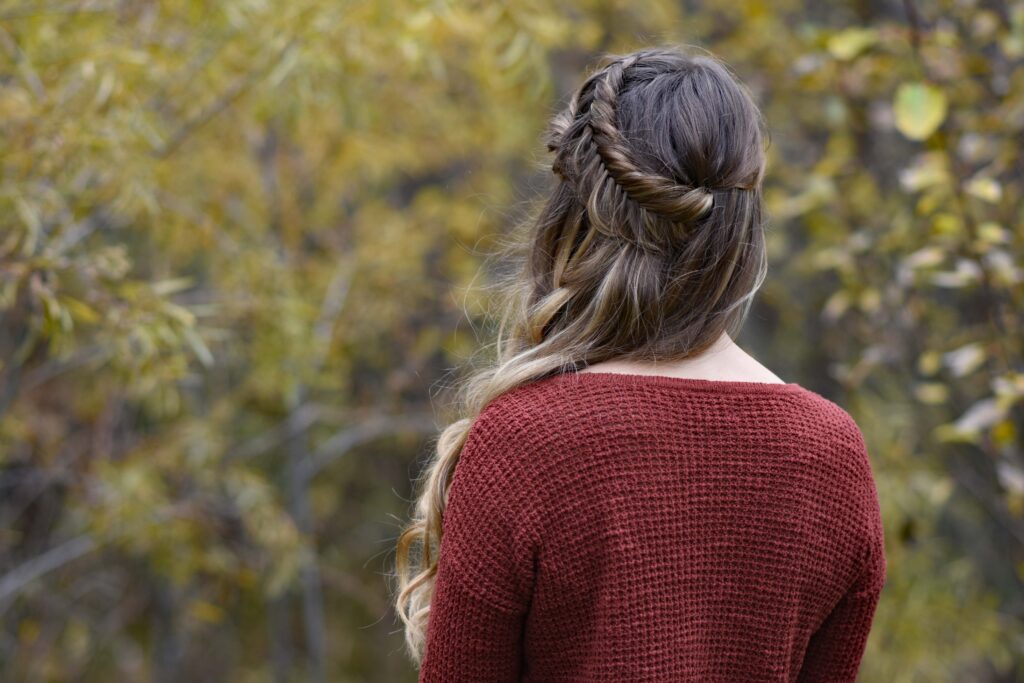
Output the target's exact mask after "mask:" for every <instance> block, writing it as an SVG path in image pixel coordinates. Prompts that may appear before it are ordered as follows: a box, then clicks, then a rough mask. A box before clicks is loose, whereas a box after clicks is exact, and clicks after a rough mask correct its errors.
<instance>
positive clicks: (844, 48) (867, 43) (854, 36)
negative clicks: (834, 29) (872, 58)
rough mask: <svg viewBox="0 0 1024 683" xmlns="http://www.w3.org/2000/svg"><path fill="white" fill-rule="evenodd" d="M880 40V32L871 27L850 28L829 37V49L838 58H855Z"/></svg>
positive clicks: (844, 59)
mask: <svg viewBox="0 0 1024 683" xmlns="http://www.w3.org/2000/svg"><path fill="white" fill-rule="evenodd" d="M877 42H878V33H877V32H876V31H875V30H874V29H870V28H859V27H857V28H848V29H845V30H843V31H839V32H838V33H835V34H833V35H832V36H830V37H829V39H828V51H829V52H831V53H832V56H833V57H835V58H836V59H840V60H843V61H847V60H850V59H853V58H854V57H856V56H857V55H859V54H860V53H862V52H863V51H864V50H866V49H867V48H869V47H871V46H872V45H874V44H875V43H877Z"/></svg>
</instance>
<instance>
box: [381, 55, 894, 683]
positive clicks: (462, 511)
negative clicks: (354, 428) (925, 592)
mask: <svg viewBox="0 0 1024 683" xmlns="http://www.w3.org/2000/svg"><path fill="white" fill-rule="evenodd" d="M763 133H764V131H763V118H762V116H761V114H760V112H759V110H758V108H757V106H756V105H755V104H754V102H753V99H752V97H751V96H750V94H749V92H748V90H747V89H746V87H745V86H744V85H742V84H741V83H740V82H739V81H738V80H737V79H736V78H735V77H734V76H733V75H732V73H731V71H730V70H729V69H728V68H727V67H726V66H725V65H724V64H723V63H721V62H720V61H718V60H717V59H716V58H714V57H713V56H711V55H708V54H706V53H704V52H699V51H695V50H691V49H677V48H655V49H646V50H641V51H638V52H635V53H632V54H628V55H621V56H609V57H606V58H605V60H604V62H603V64H602V65H601V66H600V68H599V69H598V70H597V71H596V72H595V73H592V74H591V75H590V76H589V77H588V78H587V79H586V80H585V81H584V82H583V84H582V85H581V86H580V88H579V90H578V91H577V92H576V93H575V95H574V96H573V98H572V101H571V103H570V104H569V106H568V108H567V109H566V110H565V111H563V112H561V113H559V114H558V115H557V116H556V117H555V118H554V120H553V121H552V124H551V127H550V130H549V132H548V137H547V142H548V148H549V150H550V151H551V152H553V163H552V170H553V172H554V174H555V175H556V176H557V179H556V181H555V184H554V187H553V189H552V192H551V195H550V197H549V198H548V200H547V202H546V203H545V204H544V205H543V207H542V209H541V211H540V213H539V214H538V215H537V217H536V218H535V220H534V221H533V223H532V225H531V232H530V233H529V235H528V236H527V237H526V238H525V239H524V240H522V241H521V244H520V246H522V247H523V249H524V258H522V260H521V262H522V268H521V270H520V272H519V273H518V274H517V276H516V277H515V278H514V279H512V280H511V281H510V282H509V283H508V286H507V287H506V289H505V290H504V291H505V293H506V294H507V296H508V299H507V302H508V303H507V309H506V312H505V314H504V316H503V318H502V325H501V327H500V329H499V339H498V345H497V352H498V358H497V362H496V364H495V365H494V366H493V367H489V368H487V369H485V370H481V371H479V372H478V373H476V374H475V375H474V376H473V377H472V378H471V379H470V380H469V381H468V382H467V383H466V384H465V385H464V386H463V387H462V394H461V398H462V399H463V403H464V406H465V408H466V412H467V413H468V414H469V415H470V416H472V417H467V418H465V419H462V420H460V421H458V422H456V423H454V424H452V425H450V426H449V427H448V428H447V429H446V430H444V432H443V433H442V434H441V435H440V438H439V440H438V442H437V454H436V458H435V459H434V460H433V461H432V462H431V464H430V465H429V466H428V467H427V469H426V470H425V474H424V475H423V477H422V486H421V492H420V494H419V498H418V500H417V506H416V509H415V517H414V519H413V520H412V522H411V524H410V525H409V526H408V527H407V528H406V530H405V531H404V533H403V534H402V535H401V537H400V538H399V542H398V552H397V558H396V575H397V579H398V588H399V590H398V593H397V599H396V606H397V612H398V614H399V615H400V616H401V618H402V619H403V621H404V623H405V627H406V641H407V644H408V647H409V651H410V653H411V654H412V656H413V658H414V659H415V660H416V661H417V662H418V663H419V664H420V681H518V680H530V681H674V682H677V681H702V682H707V681H729V682H736V681H745V682H746V681H833V682H834V681H853V680H854V679H855V678H856V675H857V671H858V668H859V665H860V661H861V659H862V657H863V652H864V647H865V642H866V639H867V635H868V632H869V630H870V627H871V623H872V619H873V616H874V612H875V607H876V605H877V602H878V599H879V595H880V592H881V590H882V587H883V584H884V583H885V577H886V560H885V550H884V538H883V533H882V524H881V517H880V511H879V505H878V499H877V492H876V488H875V484H874V480H873V476H872V470H871V464H870V460H869V457H868V453H867V450H866V447H865V443H864V440H863V438H862V434H861V432H860V430H859V429H858V426H857V425H856V423H855V422H854V421H853V419H852V418H851V417H850V416H849V414H848V413H847V412H845V411H844V410H843V409H842V408H840V407H839V406H838V405H836V404H835V403H833V402H831V401H829V400H827V399H825V398H824V397H822V396H820V395H818V394H816V393H814V392H813V391H811V390H809V389H805V388H804V387H802V386H800V385H798V384H796V383H790V382H784V381H782V380H780V379H779V378H778V377H777V376H775V375H774V374H773V373H772V372H770V371H769V370H768V369H767V368H765V367H764V366H762V365H761V364H760V363H758V362H757V361H756V360H754V359H753V358H752V357H751V356H749V355H748V354H746V353H745V352H743V351H742V350H741V349H740V348H739V347H738V346H736V344H734V343H733V341H732V339H733V338H734V337H735V336H736V335H737V333H738V332H739V329H740V327H741V325H742V322H743V320H744V318H745V316H746V314H747V311H748V310H749V307H750V303H751V300H752V297H753V295H754V294H755V292H756V291H757V289H758V288H759V287H760V285H761V283H762V281H763V279H764V275H765V272H766V270H765V269H766V259H765V242H764V222H765V221H764V208H763V204H762V191H761V183H762V179H763V177H764V169H765V147H766V139H767V137H766V135H764V134H763ZM414 547H415V548H416V552H415V558H416V559H415V562H414V561H413V559H412V557H413V555H414V553H413V548H414ZM414 565H415V566H414Z"/></svg>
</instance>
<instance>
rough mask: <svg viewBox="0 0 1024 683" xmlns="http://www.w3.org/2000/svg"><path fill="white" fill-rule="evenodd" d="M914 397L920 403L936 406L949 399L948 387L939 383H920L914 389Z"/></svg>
mask: <svg viewBox="0 0 1024 683" xmlns="http://www.w3.org/2000/svg"><path fill="white" fill-rule="evenodd" d="M914 396H916V397H917V400H919V401H920V402H921V403H927V404H928V405H938V404H940V403H945V402H946V401H947V400H948V399H949V387H947V386H946V385H945V384H943V383H941V382H922V383H921V384H918V385H917V386H916V387H915V388H914Z"/></svg>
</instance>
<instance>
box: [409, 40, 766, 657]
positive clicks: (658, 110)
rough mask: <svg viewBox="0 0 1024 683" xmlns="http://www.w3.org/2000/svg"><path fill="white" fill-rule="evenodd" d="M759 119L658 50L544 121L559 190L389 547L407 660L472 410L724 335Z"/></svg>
mask: <svg viewBox="0 0 1024 683" xmlns="http://www.w3.org/2000/svg"><path fill="white" fill-rule="evenodd" d="M762 123H763V122H762V119H761V115H760V112H759V111H758V108H757V107H756V105H755V104H754V102H753V100H752V98H751V97H750V95H749V94H748V93H747V91H746V89H745V87H744V86H743V85H742V84H741V83H740V82H739V81H738V80H736V79H735V78H734V77H733V76H732V75H731V73H730V72H729V70H728V69H727V68H726V67H725V66H724V65H723V64H722V63H721V62H719V61H718V60H716V59H715V58H714V57H712V56H710V55H707V54H696V53H695V54H690V53H688V52H686V51H684V50H682V49H677V48H669V47H666V48H653V49H647V50H640V51H638V52H634V53H632V54H628V55H623V56H609V57H606V58H605V59H604V61H603V63H602V64H601V65H600V67H599V68H598V69H597V70H596V71H595V72H594V73H592V74H591V75H590V76H589V77H587V78H586V79H585V80H584V82H583V84H582V85H581V86H580V88H579V89H578V90H577V92H576V93H575V94H574V95H573V97H572V99H571V101H570V103H569V105H568V107H567V108H566V109H565V110H564V111H561V112H559V113H558V114H557V115H556V116H555V117H554V119H553V120H552V121H551V125H550V128H549V130H548V131H547V140H546V142H547V146H548V149H549V150H550V151H551V152H553V153H554V159H553V162H552V166H551V168H552V170H553V171H554V173H555V174H556V176H557V181H556V183H555V185H554V187H553V188H552V191H551V194H550V195H549V196H548V197H546V199H545V201H544V203H543V204H542V205H541V206H540V210H539V212H538V213H537V214H536V215H535V216H534V217H532V219H531V221H530V222H529V223H527V226H528V227H529V234H528V235H526V236H525V239H522V240H516V241H514V242H513V243H512V250H511V251H512V252H514V253H511V254H508V255H510V256H512V257H513V260H514V261H515V262H517V263H518V264H519V265H520V268H519V270H518V271H516V272H514V273H511V274H509V275H508V276H507V278H506V279H505V281H504V282H502V283H501V290H500V297H499V302H500V304H501V306H502V308H501V324H500V328H499V331H498V339H497V343H496V347H497V354H496V355H497V358H496V361H495V362H494V363H491V364H490V365H489V366H487V367H484V368H480V369H478V370H476V371H475V372H473V373H472V374H471V375H470V376H468V377H467V378H466V379H465V381H464V382H462V383H461V385H460V386H459V391H458V396H457V398H456V403H457V406H456V407H457V409H458V410H459V412H462V413H463V414H465V417H462V418H461V419H458V420H456V421H455V422H453V423H452V424H450V425H449V426H448V427H447V428H446V429H444V430H443V431H442V433H441V434H440V435H439V437H438V439H437V442H436V454H435V457H434V458H433V460H432V461H431V462H430V463H428V465H427V466H426V467H425V468H424V470H423V472H422V473H421V475H420V477H419V487H418V488H419V493H418V495H417V497H416V505H415V510H414V514H413V519H412V521H411V522H410V524H409V525H408V526H407V527H406V528H405V529H404V530H403V532H402V534H401V535H400V536H399V540H398V544H397V552H396V570H395V576H396V578H397V587H398V591H397V594H396V599H395V606H396V611H397V613H398V614H399V616H400V617H401V618H402V620H403V621H404V622H405V627H406V629H405V630H406V643H407V646H408V651H409V653H410V655H411V656H412V657H413V658H414V659H416V660H418V658H419V657H420V656H421V654H422V648H423V645H424V639H425V635H426V624H427V620H428V617H429V613H430V601H431V596H432V594H433V585H434V577H435V573H436V570H437V557H438V556H437V550H438V548H439V546H440V539H441V535H442V532H443V528H442V523H441V520H442V518H443V515H444V509H445V507H446V505H447V494H448V489H449V487H450V483H451V477H452V474H453V472H454V470H455V465H456V463H457V462H458V459H459V454H460V452H461V450H462V446H463V444H464V443H465V440H466V436H467V434H468V433H469V430H470V428H471V427H472V425H473V423H474V422H475V420H476V417H477V416H478V415H479V414H480V412H481V411H482V410H483V409H484V407H486V406H487V404H488V403H490V402H491V400H492V399H494V398H496V397H498V396H499V395H501V394H504V393H505V392H508V391H510V390H512V389H514V388H515V387H517V386H520V385H523V384H527V383H529V382H531V381H534V380H537V379H540V378H542V377H545V376H547V375H550V374H553V373H557V372H562V371H565V370H567V369H571V368H574V367H577V366H579V365H586V364H589V363H596V362H600V361H602V360H606V359H610V358H625V359H634V360H653V359H657V360H659V361H671V360H681V359H683V358H686V357H689V356H693V355H697V354H699V353H700V352H701V351H703V350H704V349H705V348H707V347H708V346H710V345H711V344H713V343H714V342H715V341H716V340H717V339H718V338H719V336H720V335H721V333H722V332H723V331H727V332H729V333H730V334H731V335H735V334H736V333H738V331H739V327H740V325H742V321H743V319H744V317H745V316H746V313H747V311H748V309H749V304H750V302H751V300H752V297H753V295H754V294H755V293H756V291H757V289H758V288H759V287H760V284H761V282H762V280H763V278H764V274H765V267H766V262H765V253H764V236H763V227H764V226H763V207H762V198H761V181H762V178H763V175H764V166H765V145H764V142H763V140H764V138H763V136H762ZM520 252H521V253H520ZM505 255H506V254H501V255H500V256H505Z"/></svg>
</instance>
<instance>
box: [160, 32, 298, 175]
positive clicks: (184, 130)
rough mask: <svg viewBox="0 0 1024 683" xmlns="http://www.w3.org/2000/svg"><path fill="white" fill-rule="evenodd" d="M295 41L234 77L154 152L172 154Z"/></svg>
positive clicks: (254, 80) (278, 59)
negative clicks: (257, 65)
mask: <svg viewBox="0 0 1024 683" xmlns="http://www.w3.org/2000/svg"><path fill="white" fill-rule="evenodd" d="M297 42H298V41H297V39H295V38H292V39H291V40H289V41H288V42H287V43H286V44H285V46H284V47H282V48H281V49H280V50H278V51H277V53H276V54H275V55H274V56H273V57H272V58H271V59H269V60H267V63H266V64H264V65H263V66H261V67H260V68H259V69H256V70H255V71H252V72H251V73H249V74H246V75H245V76H241V77H239V78H237V79H235V81H234V82H233V83H232V84H231V85H230V86H228V88H227V90H225V91H224V92H223V93H221V95H220V97H218V98H217V99H216V100H215V101H214V102H213V103H212V104H210V105H209V106H207V107H206V108H204V109H203V110H202V111H200V112H199V113H198V114H196V115H195V116H193V117H192V118H190V119H188V120H187V121H185V123H183V124H182V125H181V127H180V128H178V130H177V131H176V132H175V133H174V134H172V135H171V137H170V138H169V139H168V140H167V142H165V143H164V144H163V145H161V146H160V147H158V148H157V149H156V150H154V154H155V155H156V156H157V157H160V158H166V157H168V156H170V155H171V154H173V153H174V152H175V150H177V149H178V147H180V146H181V144H182V143H183V142H185V140H187V139H188V138H189V136H191V135H192V134H193V133H195V132H196V131H197V130H199V129H200V128H202V127H203V126H205V125H206V124H207V123H209V122H210V121H212V120H213V119H215V118H217V116H219V115H220V114H221V113H223V112H224V111H226V110H227V109H228V108H230V107H231V105H233V104H234V103H235V102H237V101H238V100H239V99H240V98H241V97H242V96H243V95H245V94H246V93H247V92H249V90H251V89H252V87H253V86H254V85H256V83H258V82H259V81H260V80H261V79H262V78H263V77H265V76H266V75H267V74H269V73H270V72H271V71H272V70H273V69H274V67H276V66H277V65H278V64H279V63H280V62H281V60H282V59H284V58H285V57H286V56H287V54H288V53H289V52H291V50H292V49H293V48H294V47H295V45H296V43H297Z"/></svg>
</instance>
